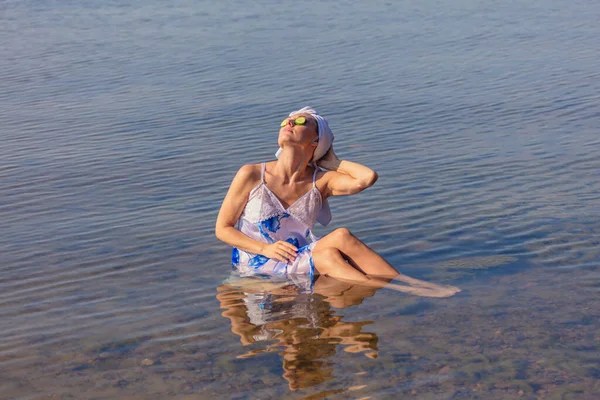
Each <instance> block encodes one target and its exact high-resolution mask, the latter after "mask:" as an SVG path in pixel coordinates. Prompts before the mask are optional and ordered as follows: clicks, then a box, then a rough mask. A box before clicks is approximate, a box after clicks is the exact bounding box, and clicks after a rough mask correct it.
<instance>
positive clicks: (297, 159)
mask: <svg viewBox="0 0 600 400" xmlns="http://www.w3.org/2000/svg"><path fill="white" fill-rule="evenodd" d="M311 159H312V154H307V153H305V152H301V153H300V152H298V151H294V149H293V148H289V147H288V148H285V149H283V151H282V152H281V154H280V156H279V159H278V160H277V161H276V162H275V168H274V171H273V173H274V174H275V175H277V176H280V177H282V178H283V181H284V183H288V182H296V181H300V180H302V179H303V178H304V177H305V176H306V172H307V170H308V168H309V164H310V161H311Z"/></svg>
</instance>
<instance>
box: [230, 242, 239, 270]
mask: <svg viewBox="0 0 600 400" xmlns="http://www.w3.org/2000/svg"><path fill="white" fill-rule="evenodd" d="M231 263H232V264H233V265H235V266H236V267H237V266H238V265H240V251H239V250H238V249H237V247H234V248H233V249H231Z"/></svg>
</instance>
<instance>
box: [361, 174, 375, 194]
mask: <svg viewBox="0 0 600 400" xmlns="http://www.w3.org/2000/svg"><path fill="white" fill-rule="evenodd" d="M377 179H379V175H377V172H375V171H372V173H371V174H369V175H368V176H365V177H364V179H362V180H361V181H360V183H359V186H360V190H365V189H366V188H369V187H371V186H373V185H374V184H375V182H377Z"/></svg>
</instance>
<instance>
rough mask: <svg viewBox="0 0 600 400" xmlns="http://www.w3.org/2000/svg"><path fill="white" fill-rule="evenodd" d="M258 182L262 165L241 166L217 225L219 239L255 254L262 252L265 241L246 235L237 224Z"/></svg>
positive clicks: (226, 197) (222, 207)
mask: <svg viewBox="0 0 600 400" xmlns="http://www.w3.org/2000/svg"><path fill="white" fill-rule="evenodd" d="M258 182H260V166H258V168H257V166H256V165H251V164H249V165H244V166H243V167H242V168H240V170H239V171H238V172H237V174H235V177H234V178H233V181H232V182H231V186H229V190H228V191H227V194H226V195H225V199H224V200H223V204H222V205H221V209H220V210H219V215H218V217H217V223H216V225H215V235H216V236H217V238H218V239H219V240H221V241H223V242H225V243H227V244H228V245H230V246H233V247H237V248H239V249H241V250H244V251H248V252H250V253H255V254H260V252H261V250H262V248H263V246H264V244H265V243H263V242H259V241H258V240H254V239H251V238H250V237H248V236H247V235H244V234H243V233H242V232H240V231H238V230H237V229H236V228H235V224H236V223H237V221H238V219H239V218H240V215H242V212H243V211H244V207H245V206H246V203H247V202H248V196H249V194H250V191H251V190H252V188H253V187H255V186H256V185H258Z"/></svg>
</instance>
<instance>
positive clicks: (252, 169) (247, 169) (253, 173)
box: [234, 164, 262, 184]
mask: <svg viewBox="0 0 600 400" xmlns="http://www.w3.org/2000/svg"><path fill="white" fill-rule="evenodd" d="M261 168H262V167H261V165H260V164H245V165H242V166H241V167H240V169H239V170H238V171H237V173H236V174H235V178H234V180H236V181H239V182H244V183H245V184H251V183H254V182H257V181H258V182H260V176H261Z"/></svg>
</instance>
